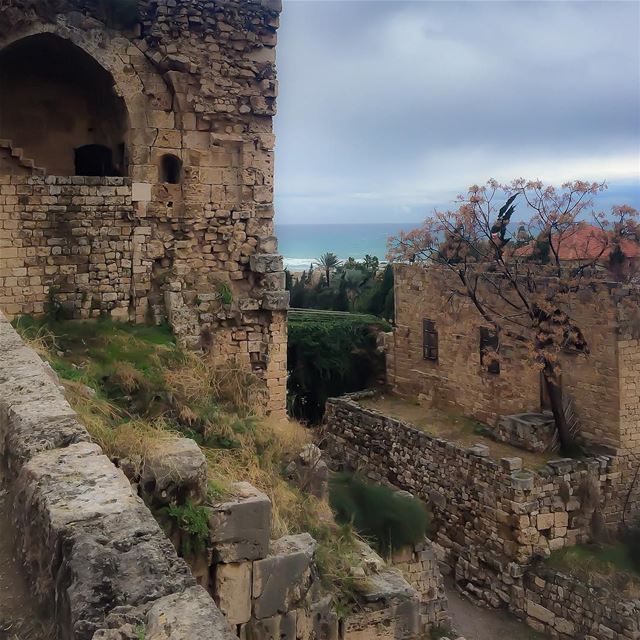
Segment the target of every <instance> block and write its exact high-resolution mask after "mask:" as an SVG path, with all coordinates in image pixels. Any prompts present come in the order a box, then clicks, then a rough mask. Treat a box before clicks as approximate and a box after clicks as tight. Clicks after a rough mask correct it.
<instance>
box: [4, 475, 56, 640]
mask: <svg viewBox="0 0 640 640" xmlns="http://www.w3.org/2000/svg"><path fill="white" fill-rule="evenodd" d="M9 505H10V498H9V496H8V494H7V491H6V488H5V486H4V484H3V482H2V475H1V474H0V640H52V639H53V638H54V634H53V632H52V629H51V625H50V624H49V623H48V622H47V621H45V620H44V619H43V617H42V616H41V615H39V612H38V611H37V609H36V607H35V605H34V602H33V598H32V597H31V594H30V591H29V586H28V584H27V582H26V579H25V576H24V571H23V569H22V566H21V565H20V562H19V561H18V560H17V559H16V557H15V541H16V531H15V529H14V527H13V525H12V522H11V513H10V506H9Z"/></svg>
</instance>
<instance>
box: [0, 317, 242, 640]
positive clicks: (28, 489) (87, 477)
mask: <svg viewBox="0 0 640 640" xmlns="http://www.w3.org/2000/svg"><path fill="white" fill-rule="evenodd" d="M0 352H1V353H2V359H1V360H0V456H1V458H0V462H1V463H2V464H3V465H4V466H5V468H6V470H7V473H6V475H7V477H8V478H10V480H11V491H12V493H13V494H14V496H15V500H14V518H15V520H16V525H17V528H18V529H19V530H20V531H21V533H22V536H21V539H20V540H19V541H16V542H17V544H19V549H18V551H19V554H20V557H21V558H22V560H23V562H24V565H25V571H26V573H27V576H28V578H29V579H30V580H31V582H32V585H33V594H34V597H35V598H37V600H38V602H39V603H40V604H41V605H42V606H45V607H48V608H50V610H51V611H54V612H55V617H56V623H57V625H58V637H59V638H61V639H63V640H125V639H127V638H131V637H135V633H136V631H135V629H136V628H138V629H143V630H144V633H145V637H146V638H148V639H149V640H160V638H165V639H168V638H220V640H231V639H232V638H234V637H235V635H234V634H233V633H232V632H231V629H230V627H229V625H228V623H227V622H226V620H225V619H224V617H223V615H222V614H221V613H220V611H219V610H218V609H217V607H216V606H215V604H214V602H213V600H212V599H211V598H210V597H209V595H208V594H207V593H206V591H205V590H204V589H202V588H201V587H198V586H196V583H195V580H194V578H193V576H192V575H191V573H190V571H189V569H188V567H187V565H186V564H185V562H184V561H183V560H181V559H180V558H178V556H177V555H176V552H175V550H174V548H173V546H172V545H171V543H170V542H169V540H168V539H167V538H166V537H165V535H164V533H163V532H162V530H161V529H160V527H159V525H158V524H157V522H156V521H155V519H154V518H153V516H152V515H151V513H150V511H149V510H148V509H147V507H146V506H145V505H144V503H143V502H142V500H141V499H140V498H139V497H138V496H137V494H136V493H135V492H134V491H133V489H132V487H131V485H130V484H129V481H128V480H127V478H126V476H125V475H124V474H123V473H122V471H120V470H119V469H117V468H116V467H115V466H114V465H113V464H112V463H111V461H110V460H109V458H107V456H105V455H104V454H103V453H102V451H101V449H100V447H98V446H97V445H95V444H92V443H91V442H90V438H89V434H88V433H87V432H86V430H85V428H84V426H83V425H81V424H80V423H79V422H78V420H77V416H76V414H75V413H74V411H73V410H72V409H71V407H70V406H69V404H68V403H67V402H66V400H65V399H64V395H63V392H62V390H61V389H60V388H59V387H58V384H57V382H56V379H55V375H54V374H53V372H52V371H51V370H50V369H47V367H46V366H45V365H44V364H43V363H42V361H41V360H40V359H39V358H38V356H37V355H36V354H35V353H34V352H33V351H31V350H30V349H28V348H27V347H26V346H25V345H24V344H23V343H22V341H21V339H20V338H19V336H18V335H17V334H16V332H15V331H14V330H13V328H12V327H11V325H10V324H9V323H8V322H7V321H6V319H5V318H4V317H3V316H2V314H0ZM116 608H117V611H116ZM167 624H169V625H170V628H171V632H170V634H169V635H166V629H167V626H166V625H167ZM138 635H140V634H139V633H138Z"/></svg>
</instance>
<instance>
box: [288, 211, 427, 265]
mask: <svg viewBox="0 0 640 640" xmlns="http://www.w3.org/2000/svg"><path fill="white" fill-rule="evenodd" d="M419 225H420V223H419V222H406V223H398V222H390V223H383V224H281V225H276V233H277V235H278V242H279V247H280V253H281V254H282V255H283V256H284V263H285V267H287V268H288V269H291V270H293V271H301V270H303V269H308V268H309V265H310V264H311V263H312V262H315V261H316V260H317V259H318V257H319V256H321V255H322V254H323V253H327V252H328V251H331V252H333V253H335V254H336V255H337V256H338V258H340V260H346V259H347V258H350V257H351V258H354V259H356V260H361V259H362V258H364V256H366V255H367V254H369V255H371V256H377V257H378V258H379V259H380V261H383V260H384V259H385V255H386V253H387V238H388V237H389V236H392V235H395V234H397V233H398V232H399V231H401V230H402V231H409V230H411V229H414V228H415V227H417V226H419Z"/></svg>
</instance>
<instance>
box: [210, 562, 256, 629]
mask: <svg viewBox="0 0 640 640" xmlns="http://www.w3.org/2000/svg"><path fill="white" fill-rule="evenodd" d="M251 589H252V564H251V562H235V563H232V564H223V563H219V564H217V565H216V568H215V582H214V590H213V593H214V598H215V601H216V604H217V605H218V606H219V607H220V610H221V611H222V613H224V614H225V615H226V616H227V620H228V621H229V622H230V623H231V624H244V623H245V622H249V619H250V618H251Z"/></svg>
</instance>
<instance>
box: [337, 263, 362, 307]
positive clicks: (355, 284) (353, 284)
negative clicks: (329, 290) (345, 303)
mask: <svg viewBox="0 0 640 640" xmlns="http://www.w3.org/2000/svg"><path fill="white" fill-rule="evenodd" d="M366 281H367V275H366V274H364V273H363V272H362V271H360V269H348V270H347V271H345V272H344V273H343V275H342V282H343V283H344V288H345V291H346V293H347V299H348V300H349V305H350V307H351V311H354V310H355V305H356V300H357V299H358V296H359V295H360V294H361V293H362V288H363V286H364V284H365V282H366Z"/></svg>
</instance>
